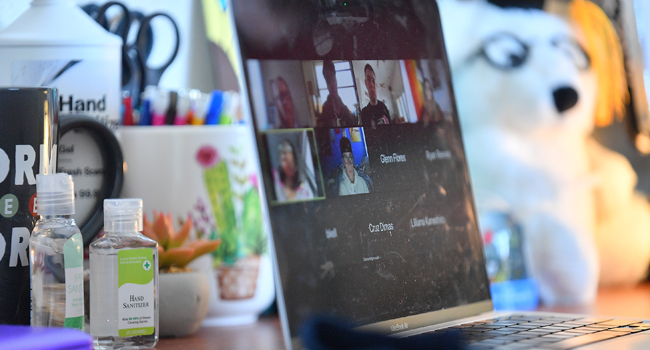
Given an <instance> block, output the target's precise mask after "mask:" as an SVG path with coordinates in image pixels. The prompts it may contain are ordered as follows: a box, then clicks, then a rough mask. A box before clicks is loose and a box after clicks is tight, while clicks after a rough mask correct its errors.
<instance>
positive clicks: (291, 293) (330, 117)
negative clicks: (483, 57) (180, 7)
mask: <svg viewBox="0 0 650 350" xmlns="http://www.w3.org/2000/svg"><path fill="white" fill-rule="evenodd" d="M236 5H237V4H236ZM234 13H235V19H236V23H237V31H238V35H239V40H240V46H241V51H242V56H243V64H244V72H245V76H246V83H247V85H248V90H249V94H250V100H251V104H252V110H253V116H254V121H255V130H256V136H257V143H258V149H259V154H260V164H261V168H262V169H261V170H262V177H263V181H264V191H265V195H266V199H267V203H268V212H269V216H270V223H271V229H272V232H273V239H274V246H275V253H276V257H277V267H278V270H279V274H280V282H281V286H282V293H281V297H282V298H283V301H284V305H285V306H286V317H287V320H288V323H289V326H290V330H291V335H292V336H294V335H295V334H296V331H297V330H298V329H299V326H300V324H301V322H302V321H304V320H305V319H306V318H307V317H309V316H310V315H313V314H315V313H323V312H326V313H333V314H336V315H341V316H344V317H348V318H351V319H352V320H354V321H356V322H358V323H359V324H373V323H377V322H383V321H387V320H394V319H398V318H402V317H406V316H411V315H419V314H423V313H427V312H432V311H436V310H442V309H448V308H453V307H457V306H461V305H468V304H472V303H476V302H479V301H485V300H489V297H490V295H489V284H488V279H487V275H486V272H485V265H484V264H485V263H484V257H483V252H482V244H481V238H480V234H479V231H478V229H477V222H476V211H475V208H474V203H473V196H472V192H471V186H470V182H469V175H468V170H467V165H466V160H465V155H464V150H463V144H462V139H461V134H460V128H459V123H458V118H457V115H456V108H455V102H454V98H453V93H452V87H451V82H450V74H449V70H448V64H447V59H446V56H445V51H444V44H443V40H442V34H441V28H440V23H439V19H438V18H439V17H438V12H437V8H436V6H435V2H432V1H413V2H411V1H390V2H389V1H383V2H368V1H347V2H346V1H298V2H296V1H289V0H286V1H265V0H255V1H252V2H251V3H249V2H248V1H246V2H242V3H240V4H238V6H235V11H234ZM486 146H487V145H486Z"/></svg>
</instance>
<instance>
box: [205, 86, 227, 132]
mask: <svg viewBox="0 0 650 350" xmlns="http://www.w3.org/2000/svg"><path fill="white" fill-rule="evenodd" d="M211 97H212V100H211V102H210V108H209V109H208V114H207V115H206V116H205V125H217V124H219V118H220V117H221V110H222V108H223V91H220V90H214V91H212V94H211Z"/></svg>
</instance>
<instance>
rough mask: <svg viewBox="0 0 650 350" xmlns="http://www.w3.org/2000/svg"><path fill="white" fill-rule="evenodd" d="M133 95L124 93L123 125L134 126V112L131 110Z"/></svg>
mask: <svg viewBox="0 0 650 350" xmlns="http://www.w3.org/2000/svg"><path fill="white" fill-rule="evenodd" d="M131 108H132V107H131V94H130V93H129V92H128V91H124V92H123V93H122V125H133V110H132V109H131Z"/></svg>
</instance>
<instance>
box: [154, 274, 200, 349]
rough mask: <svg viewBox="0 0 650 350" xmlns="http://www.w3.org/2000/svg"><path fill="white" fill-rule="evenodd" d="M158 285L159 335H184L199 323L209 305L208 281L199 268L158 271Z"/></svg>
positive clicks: (196, 328) (194, 328)
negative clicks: (172, 271) (175, 271)
mask: <svg viewBox="0 0 650 350" xmlns="http://www.w3.org/2000/svg"><path fill="white" fill-rule="evenodd" d="M158 285H159V289H160V293H159V304H160V314H159V325H160V336H161V337H185V336H188V335H190V334H193V333H194V332H196V331H197V330H198V329H199V328H200V327H201V322H202V321H203V318H205V315H206V314H207V312H208V306H209V305H210V289H209V287H208V281H207V279H206V277H205V275H204V274H202V273H201V272H194V271H192V272H180V273H161V274H160V277H159V280H158Z"/></svg>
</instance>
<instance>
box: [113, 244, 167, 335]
mask: <svg viewBox="0 0 650 350" xmlns="http://www.w3.org/2000/svg"><path fill="white" fill-rule="evenodd" d="M153 262H154V261H153V250H152V249H150V248H143V249H127V250H120V251H119V252H117V280H118V282H117V286H118V287H117V298H118V302H119V312H118V328H119V335H120V337H132V336H136V335H150V334H153V333H154V326H155V320H154V290H153V287H154V281H153V276H154V269H156V268H157V267H156V266H153Z"/></svg>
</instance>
